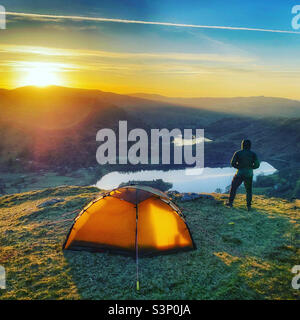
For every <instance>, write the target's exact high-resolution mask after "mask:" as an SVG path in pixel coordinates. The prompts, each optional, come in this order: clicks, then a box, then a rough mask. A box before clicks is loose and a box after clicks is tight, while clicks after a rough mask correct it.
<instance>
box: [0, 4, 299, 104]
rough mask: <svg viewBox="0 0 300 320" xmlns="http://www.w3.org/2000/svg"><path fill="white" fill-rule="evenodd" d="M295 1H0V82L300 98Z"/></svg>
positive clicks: (5, 85) (188, 94)
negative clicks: (2, 14)
mask: <svg viewBox="0 0 300 320" xmlns="http://www.w3.org/2000/svg"><path fill="white" fill-rule="evenodd" d="M298 3H299V4H300V1H298ZM298 3H297V1H290V0H282V1H281V0H276V1H272V0H269V1H258V0H252V1H246V2H245V1H236V0H227V1H221V0H209V1H208V0H176V1H175V0H159V1H158V0H97V1H96V0H72V1H70V0H60V1H58V0H52V1H42V0H37V1H34V0H26V1H25V0H24V1H20V0H0V5H2V6H4V7H5V10H6V12H7V16H6V20H7V24H6V29H5V30H1V29H0V87H1V88H9V89H12V88H15V87H19V86H24V85H51V84H55V85H62V86H68V87H79V88H88V89H99V90H103V91H112V92H117V93H123V94H127V93H138V92H139V93H140V92H143V93H153V94H162V95H166V96H175V97H176V96H181V97H236V96H274V97H285V98H291V99H297V100H300V90H299V89H300V88H299V86H300V81H299V80H300V29H299V30H298V31H297V30H294V29H293V28H292V24H291V21H292V19H293V18H294V17H295V14H292V8H293V6H294V5H297V4H298ZM24 13H26V14H30V15H27V16H26V15H24ZM299 13H300V11H299ZM22 14H23V15H22ZM78 17H85V18H81V19H79V18H78ZM90 18H97V19H94V20H91V19H90ZM98 18H105V19H107V20H106V21H103V19H102V20H101V19H98ZM116 19H117V21H116ZM299 24H300V19H299ZM191 25H192V26H191ZM209 26H214V27H217V28H207V27H209ZM220 27H221V28H220ZM252 29H255V30H252ZM257 29H260V30H259V31H258V30H257ZM263 30H268V31H263ZM276 31H281V32H276ZM297 32H298V33H297Z"/></svg>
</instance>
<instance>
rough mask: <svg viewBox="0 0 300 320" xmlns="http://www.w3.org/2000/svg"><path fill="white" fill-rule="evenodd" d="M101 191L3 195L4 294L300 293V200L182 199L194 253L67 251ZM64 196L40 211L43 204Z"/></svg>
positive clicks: (67, 296)
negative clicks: (75, 223) (72, 232)
mask: <svg viewBox="0 0 300 320" xmlns="http://www.w3.org/2000/svg"><path fill="white" fill-rule="evenodd" d="M98 193H99V190H98V189H96V188H92V187H58V188H50V189H44V190H40V191H34V192H27V193H22V194H15V195H7V196H3V197H1V198H0V248H1V252H0V265H3V266H5V268H6V271H7V289H6V290H0V299H25V298H26V299H299V298H300V292H299V290H295V289H292V287H291V280H292V278H293V276H294V274H292V273H291V269H292V267H293V266H294V265H296V264H299V263H300V261H299V256H300V249H299V241H300V238H299V221H300V203H299V200H296V201H294V202H288V201H286V200H281V199H275V198H266V197H263V196H255V197H254V206H253V207H254V210H253V211H252V212H247V211H246V210H245V208H244V201H245V199H244V196H243V195H238V197H237V201H236V207H235V208H233V209H228V208H226V207H225V206H224V204H223V201H224V199H223V198H224V195H220V194H213V195H214V197H215V200H208V199H200V200H195V201H192V202H184V203H182V202H178V205H179V206H180V207H181V208H182V209H183V210H184V211H183V212H184V214H185V215H186V220H187V222H188V224H189V227H190V229H191V232H192V235H193V237H194V240H195V242H196V245H197V250H195V251H191V252H185V253H178V254H171V255H165V256H158V257H153V258H144V259H141V260H140V277H141V278H140V282H141V290H140V292H139V293H137V292H136V291H135V261H134V260H133V259H132V258H128V257H123V256H119V255H112V254H102V253H89V252H72V251H65V252H63V251H62V243H63V241H64V239H65V237H66V235H67V232H68V230H69V228H70V226H71V224H72V219H73V218H74V217H75V216H76V214H77V213H78V212H79V210H80V209H81V208H82V207H83V205H84V204H85V203H87V202H89V201H90V200H91V199H93V198H94V197H95V196H96V195H97V194H98ZM53 198H60V199H61V200H63V201H62V202H59V203H56V204H54V205H52V206H48V207H44V208H39V207H37V205H39V204H41V203H42V202H44V201H46V200H49V199H53Z"/></svg>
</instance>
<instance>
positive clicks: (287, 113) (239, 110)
mask: <svg viewBox="0 0 300 320" xmlns="http://www.w3.org/2000/svg"><path fill="white" fill-rule="evenodd" d="M131 96H132V97H137V98H142V99H149V100H153V101H161V102H165V103H171V104H172V103H177V104H180V105H182V106H187V107H194V108H198V109H202V110H210V111H215V112H224V113H228V114H236V115H244V116H252V117H274V116H276V117H288V118H294V117H299V113H300V101H298V100H291V99H286V98H275V97H264V96H258V97H234V98H213V97H208V98H203V97H199V98H197V97H196V98H181V97H165V96H161V95H155V94H154V95H153V94H143V93H140V94H139V93H138V94H132V95H131Z"/></svg>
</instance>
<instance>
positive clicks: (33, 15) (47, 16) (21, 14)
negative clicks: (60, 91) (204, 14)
mask: <svg viewBox="0 0 300 320" xmlns="http://www.w3.org/2000/svg"><path fill="white" fill-rule="evenodd" d="M6 15H8V16H18V17H24V18H33V19H34V18H39V19H57V20H61V19H63V20H65V19H68V20H75V21H95V22H116V23H132V24H146V25H159V26H169V27H182V28H198V29H218V30H240V31H258V32H272V33H288V34H300V32H297V31H291V30H278V29H264V28H252V27H231V26H209V25H198V24H184V23H172V22H161V21H144V20H128V19H114V18H102V17H87V16H69V15H53V14H40V13H25V12H11V11H8V12H6Z"/></svg>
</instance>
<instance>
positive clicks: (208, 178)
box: [96, 162, 276, 192]
mask: <svg viewBox="0 0 300 320" xmlns="http://www.w3.org/2000/svg"><path fill="white" fill-rule="evenodd" d="M275 171H276V169H275V168H274V167H273V166H271V165H270V164H269V163H267V162H261V164H260V167H259V169H256V170H254V179H255V178H256V177H257V176H258V175H260V174H264V175H270V174H273V173H274V172H275ZM235 172H236V169H234V168H231V167H225V168H203V169H185V170H169V171H161V170H145V171H137V172H130V173H124V172H117V171H116V172H110V173H108V174H107V175H105V176H103V177H102V178H101V179H100V180H99V181H98V182H97V183H96V186H97V187H98V188H100V189H107V190H108V189H112V188H115V187H118V186H119V185H120V184H121V183H122V182H128V181H130V180H137V181H141V180H144V181H145V180H150V181H151V180H156V179H163V180H164V181H165V182H171V183H172V184H173V188H172V190H177V191H179V192H214V191H215V190H216V189H217V188H220V189H221V190H222V192H224V191H225V188H226V187H227V186H229V185H230V184H231V179H232V177H233V175H234V174H235Z"/></svg>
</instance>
